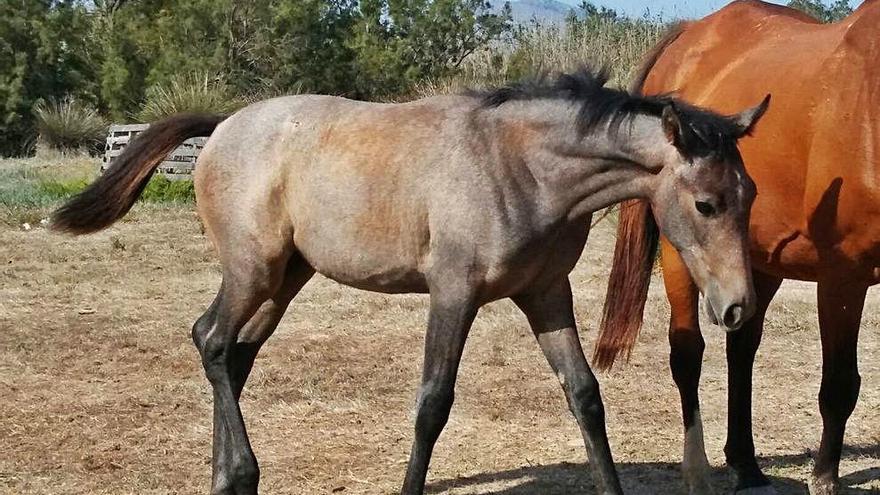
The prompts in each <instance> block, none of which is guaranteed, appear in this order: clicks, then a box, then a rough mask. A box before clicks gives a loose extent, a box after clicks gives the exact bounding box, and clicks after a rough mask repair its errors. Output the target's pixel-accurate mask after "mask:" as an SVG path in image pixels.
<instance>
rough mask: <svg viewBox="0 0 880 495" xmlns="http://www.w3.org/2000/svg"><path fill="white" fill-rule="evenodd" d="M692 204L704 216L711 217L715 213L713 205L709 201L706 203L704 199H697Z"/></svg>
mask: <svg viewBox="0 0 880 495" xmlns="http://www.w3.org/2000/svg"><path fill="white" fill-rule="evenodd" d="M694 205H695V206H696V207H697V211H698V212H700V214H701V215H703V216H705V217H711V216H712V215H714V214H715V207H714V206H712V205H711V204H710V203H707V202H705V201H697V202H696V203H694Z"/></svg>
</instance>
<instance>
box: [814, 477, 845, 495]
mask: <svg viewBox="0 0 880 495" xmlns="http://www.w3.org/2000/svg"><path fill="white" fill-rule="evenodd" d="M839 493H840V485H839V484H838V483H836V482H834V481H828V480H823V479H821V478H816V477H813V478H812V479H811V480H810V495H838V494H839Z"/></svg>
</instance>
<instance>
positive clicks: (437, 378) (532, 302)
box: [53, 71, 766, 495]
mask: <svg viewBox="0 0 880 495" xmlns="http://www.w3.org/2000/svg"><path fill="white" fill-rule="evenodd" d="M606 79H607V78H606V77H605V75H604V74H596V73H592V72H587V71H585V72H583V73H581V74H576V75H563V76H561V77H560V78H559V79H558V80H557V81H556V82H554V83H540V84H539V83H535V84H521V85H514V86H510V87H506V88H502V89H499V90H495V91H491V92H487V93H484V94H473V95H463V96H446V97H435V98H428V99H425V100H420V101H416V102H412V103H406V104H375V103H363V102H355V101H350V100H346V99H343V98H337V97H329V96H296V97H286V98H278V99H273V100H268V101H265V102H261V103H257V104H254V105H251V106H250V107H247V108H245V109H244V110H241V111H240V112H238V113H236V114H235V115H233V116H231V117H229V118H228V119H227V118H224V117H215V116H199V115H185V116H178V117H173V118H170V119H168V120H165V121H162V122H159V123H157V124H154V125H152V126H151V127H150V128H149V130H147V131H146V132H144V133H143V134H142V135H141V136H140V137H139V138H138V139H137V140H135V141H134V142H133V143H132V144H130V145H129V146H128V147H127V148H126V150H125V151H124V153H123V154H122V155H121V156H120V157H119V158H118V159H117V160H116V161H115V162H114V163H113V164H112V165H111V166H110V168H109V169H108V170H107V172H106V173H105V174H104V175H103V176H102V177H100V178H99V179H98V180H97V181H96V182H95V183H94V184H92V185H91V186H89V188H88V189H86V190H85V191H84V192H83V193H81V194H80V195H78V196H77V197H75V198H73V199H72V200H71V201H70V202H69V203H67V204H66V205H64V206H63V207H62V208H61V209H60V210H58V211H57V212H56V214H55V215H54V220H53V222H54V223H53V225H54V227H55V228H56V229H58V230H62V231H66V232H71V233H74V234H85V233H89V232H94V231H96V230H99V229H102V228H105V227H108V226H109V225H111V224H112V223H113V222H114V221H116V220H117V219H119V218H120V217H122V216H123V215H124V214H125V213H126V212H127V211H128V210H129V209H130V208H131V206H132V204H133V203H134V202H135V200H136V199H137V197H138V195H139V194H140V192H141V191H142V190H143V188H144V186H145V185H146V184H147V181H148V180H149V178H150V176H151V174H152V172H153V170H154V169H155V167H156V166H157V165H158V164H159V162H160V161H161V160H162V159H163V157H164V156H165V155H166V154H167V153H168V152H169V151H171V150H173V149H174V148H175V147H176V146H177V145H178V144H179V143H180V142H182V141H183V140H184V139H186V138H188V137H191V136H201V135H209V134H211V133H212V132H213V135H212V137H211V138H210V139H209V141H208V143H207V144H206V146H205V148H204V151H203V152H202V154H201V156H200V157H199V161H198V167H197V168H196V176H195V187H196V196H197V200H198V211H199V215H200V216H201V218H202V220H203V222H204V225H205V230H206V233H207V235H208V237H209V238H210V239H211V241H212V242H213V244H214V246H215V247H216V249H217V251H218V252H219V256H220V261H221V264H222V271H223V281H222V283H221V286H220V291H219V293H218V294H217V297H216V299H215V300H214V302H213V304H211V306H210V308H209V309H208V310H207V312H206V313H205V314H204V315H203V316H202V317H201V318H199V320H198V321H197V322H196V324H195V326H194V327H193V331H192V334H193V340H194V341H195V344H196V346H197V348H198V349H199V352H200V354H201V356H202V361H203V364H204V367H205V372H206V375H207V377H208V379H209V381H210V382H211V385H212V386H213V391H214V452H213V481H212V491H213V493H215V494H237V495H242V494H254V493H256V492H257V483H258V480H259V470H258V467H257V461H256V458H255V456H254V453H253V451H252V450H251V446H250V443H249V441H248V436H247V433H246V431H245V425H244V420H243V418H242V415H241V410H240V409H239V405H238V399H239V397H240V395H241V391H242V388H243V386H244V384H245V381H246V380H247V377H248V374H249V372H250V370H251V367H252V366H253V362H254V358H255V357H256V355H257V352H258V350H259V348H260V346H261V345H262V344H263V342H265V341H266V339H267V338H268V337H269V336H270V335H271V333H272V332H273V331H274V330H275V327H276V326H277V324H278V322H279V320H280V319H281V317H282V315H283V314H284V312H285V310H286V308H287V306H288V304H289V303H290V302H291V300H292V299H293V298H294V296H295V295H296V294H297V293H298V292H299V291H300V289H301V288H302V287H303V285H305V283H306V282H307V281H308V280H309V278H311V276H312V275H313V274H314V273H315V272H319V273H321V274H323V275H325V276H327V277H329V278H331V279H334V280H337V281H339V282H341V283H344V284H347V285H350V286H354V287H358V288H361V289H366V290H372V291H379V292H387V293H403V292H420V293H430V314H429V318H428V330H427V336H426V338H425V361H424V369H423V375H422V384H421V388H420V390H419V397H418V403H417V406H416V421H415V439H414V442H413V447H412V452H411V454H410V458H409V465H408V467H407V471H406V478H405V480H404V484H403V490H402V491H403V493H404V494H408V495H412V494H420V493H422V492H423V489H424V485H425V475H426V473H427V470H428V462H429V459H430V457H431V452H432V449H433V447H434V444H435V442H436V441H437V438H438V437H439V435H440V432H441V430H442V429H443V427H444V425H445V424H446V420H447V418H448V415H449V411H450V409H451V407H452V402H453V390H454V386H455V380H456V373H457V370H458V365H459V360H460V358H461V353H462V349H463V347H464V343H465V339H466V338H467V335H468V330H469V328H470V326H471V322H472V321H473V319H474V317H475V316H476V314H477V311H478V309H479V308H480V307H481V306H482V305H484V304H486V303H489V302H491V301H495V300H498V299H502V298H511V299H513V301H514V302H515V303H516V304H517V305H518V306H519V308H520V309H521V310H522V311H523V313H525V315H526V317H527V318H528V321H529V323H530V324H531V327H532V329H533V331H534V333H535V335H536V337H537V340H538V343H539V345H540V347H541V348H542V350H543V351H544V354H545V355H546V357H547V359H548V360H549V362H550V365H551V367H552V368H553V370H554V372H555V373H556V375H557V376H558V377H559V380H560V382H561V383H562V387H563V389H564V391H565V393H566V397H567V399H568V402H569V405H570V408H571V410H572V412H573V413H574V415H575V417H576V419H577V421H578V424H579V426H580V428H581V432H582V433H583V437H584V441H585V443H586V448H587V451H588V454H589V456H590V459H591V465H592V467H593V470H594V476H595V480H596V483H597V485H598V486H599V490H600V492H601V493H603V494H619V493H621V489H620V483H619V480H618V477H617V474H616V471H615V468H614V464H613V462H612V458H611V452H610V449H609V446H608V439H607V436H606V433H605V420H604V410H603V406H602V402H601V398H600V395H599V388H598V383H597V382H596V379H595V377H594V376H593V373H592V372H591V370H590V367H589V366H588V364H587V361H586V359H585V358H584V354H583V351H582V349H581V346H580V342H579V340H578V336H577V331H576V329H575V320H574V314H573V313H572V295H571V288H570V286H569V283H568V273H569V272H570V271H571V270H572V268H573V267H574V265H575V263H576V262H577V260H578V258H579V257H580V255H581V251H582V250H583V248H584V243H585V242H586V239H587V233H588V230H589V220H590V216H591V214H592V212H594V211H596V210H598V209H600V208H603V207H606V206H608V205H611V204H613V203H616V202H618V201H621V200H623V199H627V198H644V199H646V200H647V201H649V202H650V203H651V205H652V206H653V207H654V208H655V211H657V212H662V217H661V219H660V230H661V231H662V232H663V233H664V234H666V236H667V237H668V238H669V239H674V240H675V242H676V243H677V245H679V246H681V247H682V249H685V250H687V252H688V253H689V254H690V256H686V257H685V260H686V262H687V263H688V266H689V267H690V268H691V270H693V272H694V273H695V274H696V275H697V280H698V281H699V282H698V283H699V284H700V287H701V288H703V290H704V291H706V293H707V294H709V296H708V297H709V298H710V299H711V300H712V301H713V307H715V308H718V310H719V311H720V313H719V315H723V316H719V318H721V319H722V320H723V321H724V323H725V324H726V325H728V326H730V327H737V326H739V325H740V324H741V323H742V321H743V320H744V319H745V318H747V317H748V316H749V315H750V314H751V313H752V312H753V307H754V304H753V299H754V293H753V290H752V284H751V278H750V277H751V275H750V273H751V268H750V266H749V263H748V257H747V256H746V249H745V247H746V238H747V232H746V218H747V215H748V211H749V207H750V206H751V203H752V200H753V198H754V185H753V183H752V182H751V180H750V179H749V178H748V176H747V175H746V173H745V171H744V168H743V166H742V162H741V159H740V156H739V151H738V150H737V148H736V140H737V139H738V138H739V137H740V136H742V135H744V134H745V133H747V132H748V131H749V130H750V129H751V128H752V126H753V125H754V124H755V122H756V121H757V119H758V118H760V116H761V114H763V112H764V110H765V108H766V102H765V103H764V104H762V105H760V106H758V107H755V108H753V109H750V110H746V111H744V112H743V113H741V114H738V115H735V116H733V117H722V116H719V115H717V114H714V113H709V112H705V111H703V110H700V109H697V108H695V107H691V106H689V105H687V104H684V103H681V102H679V101H677V100H674V99H670V98H666V97H658V98H642V97H632V96H630V95H629V94H627V93H625V92H622V91H617V90H612V89H608V88H605V87H604V84H605V81H606ZM215 128H216V130H215ZM722 192H723V194H725V195H726V196H725V197H726V198H727V203H726V206H725V208H723V209H721V208H719V209H717V210H715V211H706V208H707V206H706V204H704V203H703V202H708V201H710V200H708V199H706V198H715V197H718V195H719V194H722ZM712 201H714V200H712ZM695 202H696V203H695ZM706 239H711V241H710V242H708V243H707V242H704V241H705V240H706ZM728 248H732V249H728ZM740 248H741V249H740ZM647 269H650V266H648V267H647Z"/></svg>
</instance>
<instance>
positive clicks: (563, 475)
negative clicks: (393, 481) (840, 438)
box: [427, 445, 880, 495]
mask: <svg viewBox="0 0 880 495" xmlns="http://www.w3.org/2000/svg"><path fill="white" fill-rule="evenodd" d="M860 456H868V457H880V445H873V446H853V447H847V448H846V449H845V450H844V458H847V457H860ZM812 462H813V461H812V458H811V456H810V454H809V453H803V454H792V455H780V456H772V457H763V458H760V459H759V463H760V464H761V466H762V468H763V470H764V471H765V472H766V473H772V472H774V471H778V470H783V469H786V468H793V467H794V468H796V467H801V468H809V467H810V466H812ZM617 468H618V471H619V473H620V477H621V482H622V483H623V485H624V491H625V492H626V493H638V494H640V495H660V494H663V495H667V494H670V493H685V490H684V487H683V482H682V479H681V476H680V472H679V466H678V464H672V463H664V462H654V463H652V462H646V463H618V464H617ZM769 477H770V479H771V481H772V483H773V486H774V487H775V488H776V490H777V491H778V493H779V495H794V494H798V495H801V494H805V493H807V486H806V483H805V480H800V479H797V480H796V479H792V478H786V477H782V476H772V475H771V476H769ZM712 478H713V484H714V486H715V489H716V490H717V491H718V493H730V492H731V491H732V486H731V484H730V483H731V481H730V475H729V472H728V470H727V468H724V467H719V468H715V469H713V472H712ZM878 480H880V467H872V468H867V469H862V470H859V471H856V472H854V473H848V474H846V475H845V476H843V477H841V485H842V488H843V490H842V493H844V494H848V495H849V494H852V495H857V494H867V493H872V494H875V495H876V494H877V493H878V491H877V489H876V488H859V486H860V485H866V484H868V483H871V482H875V481H878ZM427 492H428V493H447V492H448V493H450V494H455V495H471V494H480V495H536V494H540V495H563V494H565V495H568V494H573V493H579V494H580V493H583V494H591V493H594V489H593V480H592V477H591V471H590V469H589V466H588V465H586V464H572V463H561V464H552V465H547V466H525V467H522V468H519V469H511V470H508V471H500V472H496V473H485V474H479V475H475V476H469V477H462V478H455V479H446V480H439V481H435V482H433V483H430V484H429V485H428V489H427Z"/></svg>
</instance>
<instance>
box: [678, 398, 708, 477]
mask: <svg viewBox="0 0 880 495" xmlns="http://www.w3.org/2000/svg"><path fill="white" fill-rule="evenodd" d="M681 470H682V473H683V474H684V481H685V484H686V485H687V489H688V494H689V495H713V494H714V493H715V490H714V489H713V488H712V481H711V479H710V477H709V474H710V471H711V470H710V468H709V460H708V459H707V458H706V447H705V445H704V444H703V419H702V418H701V417H700V411H699V410H697V411H696V412H695V414H694V424H693V425H691V427H690V428H688V429H687V431H686V432H685V434H684V457H683V458H682V461H681Z"/></svg>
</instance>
